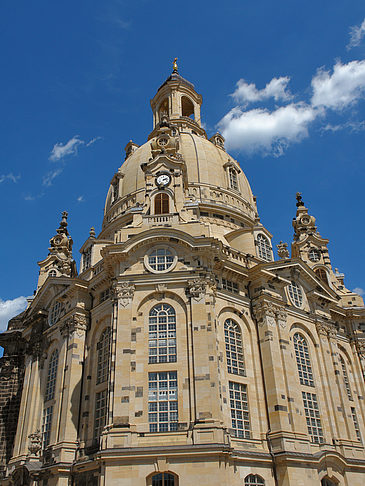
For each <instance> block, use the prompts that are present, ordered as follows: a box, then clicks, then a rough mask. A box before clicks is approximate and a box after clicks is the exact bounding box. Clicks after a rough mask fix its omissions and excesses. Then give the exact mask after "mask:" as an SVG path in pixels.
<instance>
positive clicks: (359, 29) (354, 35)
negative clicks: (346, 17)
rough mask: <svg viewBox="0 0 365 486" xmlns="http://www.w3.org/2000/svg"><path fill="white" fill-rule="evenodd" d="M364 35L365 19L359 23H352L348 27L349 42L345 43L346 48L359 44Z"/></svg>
mask: <svg viewBox="0 0 365 486" xmlns="http://www.w3.org/2000/svg"><path fill="white" fill-rule="evenodd" d="M364 36H365V19H364V20H363V21H362V23H361V24H360V25H353V26H352V27H350V42H349V43H348V44H347V49H348V50H350V49H352V48H353V47H356V46H359V45H360V42H361V41H362V39H363V37H364Z"/></svg>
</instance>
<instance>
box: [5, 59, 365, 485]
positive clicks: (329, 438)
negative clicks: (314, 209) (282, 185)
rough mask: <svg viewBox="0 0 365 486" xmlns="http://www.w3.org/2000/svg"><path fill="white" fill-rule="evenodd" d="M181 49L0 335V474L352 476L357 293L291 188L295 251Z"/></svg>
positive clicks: (211, 480) (361, 348) (359, 425)
mask: <svg viewBox="0 0 365 486" xmlns="http://www.w3.org/2000/svg"><path fill="white" fill-rule="evenodd" d="M201 104H202V97H201V96H200V95H199V94H198V93H197V92H196V91H195V88H194V86H193V85H192V84H191V83H190V82H188V81H187V80H185V79H184V78H183V77H181V76H180V75H179V74H178V72H177V66H176V64H175V65H174V71H173V73H172V74H171V76H170V77H169V78H168V79H167V80H166V81H165V82H164V83H163V84H162V86H161V87H160V88H159V89H158V91H157V93H156V95H155V97H154V98H153V99H152V100H151V107H152V111H153V117H154V123H153V131H152V132H151V134H150V135H149V136H148V140H147V142H146V143H145V144H143V145H142V146H138V145H137V144H135V143H133V142H132V141H131V142H129V143H128V144H127V146H126V157H125V161H124V162H123V164H122V166H121V167H120V169H118V171H117V172H116V173H115V174H114V176H113V178H112V180H111V183H110V188H109V191H108V194H107V198H106V204H105V211H104V220H103V224H102V230H101V233H100V234H99V235H98V236H96V234H95V231H94V229H93V228H92V229H91V230H90V236H89V238H88V239H87V240H86V242H85V243H84V245H83V246H82V248H81V253H82V259H81V268H80V272H79V273H77V269H76V265H75V262H74V260H73V258H72V239H71V237H70V235H69V233H68V229H67V213H63V215H62V221H61V223H60V226H59V228H58V230H57V232H56V235H55V236H54V237H53V238H52V239H51V240H50V248H49V255H48V256H47V258H46V259H44V260H43V261H41V262H39V266H40V272H39V280H38V287H37V291H36V293H35V295H34V298H33V299H32V301H31V302H30V304H29V306H28V308H27V309H26V311H24V312H23V313H22V314H20V315H19V316H17V317H16V318H14V319H12V320H11V321H10V322H9V325H8V329H7V331H5V332H4V333H3V334H2V335H1V336H0V344H1V346H3V347H4V350H5V351H4V356H3V358H1V363H0V366H1V375H0V432H1V443H0V454H1V456H0V461H1V463H0V465H1V472H2V479H1V481H0V482H1V484H2V485H4V486H5V485H6V486H10V485H39V486H56V485H58V486H61V485H62V486H66V485H73V486H84V485H85V486H86V485H88V486H97V485H98V486H99V485H100V486H116V485H123V486H187V485H188V484H195V483H196V484H204V485H206V484H209V485H210V486H218V485H219V486H222V485H227V486H228V485H230V486H292V485H296V486H312V485H322V486H337V485H339V486H345V485H346V486H349V485H351V486H363V485H364V484H365V453H364V441H365V406H364V397H365V385H364V373H365V336H364V330H365V309H364V307H363V301H362V299H361V297H360V296H358V295H356V294H354V293H353V292H351V291H349V290H348V289H346V287H345V285H344V276H343V274H340V273H339V272H338V271H337V270H334V269H333V268H332V264H331V259H330V255H329V252H328V249H327V245H328V240H327V239H325V238H323V237H322V236H320V234H319V232H318V231H317V227H316V225H315V218H314V217H313V216H311V215H310V214H309V211H308V209H307V207H306V206H305V205H304V202H303V200H302V197H301V195H300V194H297V203H296V206H297V208H296V217H295V218H294V220H293V226H294V241H293V243H292V247H291V256H290V255H289V251H288V248H287V245H286V244H285V243H281V244H280V245H278V255H279V259H277V260H274V256H273V251H272V246H271V234H270V233H269V231H268V230H267V229H266V228H265V227H264V226H263V225H262V224H261V223H260V219H259V216H258V212H257V206H256V200H255V198H254V196H253V194H252V191H251V188H250V185H249V183H248V181H247V179H246V177H245V174H244V173H243V172H242V169H241V167H240V166H239V164H238V163H237V161H236V160H234V159H233V158H232V157H231V156H230V155H229V154H228V153H227V152H226V150H225V147H224V138H223V137H222V136H221V135H220V134H219V133H216V134H215V135H214V136H213V137H211V138H210V139H208V138H207V136H206V133H205V130H204V129H203V128H202V126H201V122H200V107H201Z"/></svg>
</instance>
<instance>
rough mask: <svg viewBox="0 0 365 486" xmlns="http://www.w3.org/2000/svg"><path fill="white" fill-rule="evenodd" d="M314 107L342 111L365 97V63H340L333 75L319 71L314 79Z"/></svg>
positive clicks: (334, 69)
mask: <svg viewBox="0 0 365 486" xmlns="http://www.w3.org/2000/svg"><path fill="white" fill-rule="evenodd" d="M312 89H313V96H312V100H311V102H312V106H322V107H325V108H331V109H333V110H342V109H344V108H346V107H348V106H350V105H353V104H354V103H356V102H357V101H359V100H360V99H361V98H364V97H365V61H351V62H349V63H348V64H341V63H340V62H338V63H337V64H336V65H335V66H334V68H333V74H330V73H329V71H325V70H324V69H319V70H318V71H317V74H316V75H315V76H314V77H313V78H312Z"/></svg>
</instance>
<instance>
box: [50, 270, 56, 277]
mask: <svg viewBox="0 0 365 486" xmlns="http://www.w3.org/2000/svg"><path fill="white" fill-rule="evenodd" d="M56 275H57V272H56V270H50V271H49V272H48V276H49V277H56Z"/></svg>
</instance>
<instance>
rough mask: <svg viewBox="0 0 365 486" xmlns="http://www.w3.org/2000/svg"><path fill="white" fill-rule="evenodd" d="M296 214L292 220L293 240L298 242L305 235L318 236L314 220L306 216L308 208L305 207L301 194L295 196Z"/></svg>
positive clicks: (312, 217)
mask: <svg viewBox="0 0 365 486" xmlns="http://www.w3.org/2000/svg"><path fill="white" fill-rule="evenodd" d="M296 200H297V203H296V206H297V214H296V217H295V218H294V219H293V227H294V240H295V241H297V240H300V239H302V238H303V237H305V236H306V235H312V234H318V233H317V226H315V222H316V218H315V217H314V216H310V215H309V214H308V208H306V207H305V205H304V202H303V199H302V193H301V192H297V194H296Z"/></svg>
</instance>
